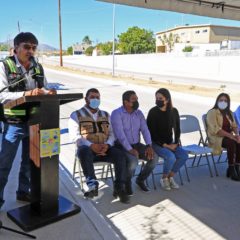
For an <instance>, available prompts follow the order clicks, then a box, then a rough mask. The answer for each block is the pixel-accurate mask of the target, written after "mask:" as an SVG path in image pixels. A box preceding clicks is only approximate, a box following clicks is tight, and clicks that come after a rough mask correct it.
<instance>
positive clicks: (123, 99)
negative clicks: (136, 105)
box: [122, 90, 136, 104]
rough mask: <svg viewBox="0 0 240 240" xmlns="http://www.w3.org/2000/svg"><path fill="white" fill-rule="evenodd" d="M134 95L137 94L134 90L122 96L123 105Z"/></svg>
mask: <svg viewBox="0 0 240 240" xmlns="http://www.w3.org/2000/svg"><path fill="white" fill-rule="evenodd" d="M132 95H136V93H135V92H134V91H133V90H128V91H126V92H124V93H123V95H122V101H123V104H124V101H129V100H130V98H131V96H132Z"/></svg>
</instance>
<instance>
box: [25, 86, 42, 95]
mask: <svg viewBox="0 0 240 240" xmlns="http://www.w3.org/2000/svg"><path fill="white" fill-rule="evenodd" d="M44 94H45V91H44V90H43V89H40V88H34V89H33V90H29V91H26V92H25V93H24V96H38V95H44Z"/></svg>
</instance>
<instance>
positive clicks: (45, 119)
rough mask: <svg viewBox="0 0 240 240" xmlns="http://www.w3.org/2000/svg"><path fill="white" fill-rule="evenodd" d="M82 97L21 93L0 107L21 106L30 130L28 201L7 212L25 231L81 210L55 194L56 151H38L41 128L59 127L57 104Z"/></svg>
mask: <svg viewBox="0 0 240 240" xmlns="http://www.w3.org/2000/svg"><path fill="white" fill-rule="evenodd" d="M81 98H83V94H81V93H77V94H57V95H43V96H25V97H21V98H19V99H16V100H13V101H11V102H8V103H6V104H5V105H4V108H10V109H18V108H21V109H23V108H24V109H25V110H26V111H27V115H28V124H29V126H30V127H29V128H30V129H29V130H30V131H29V134H30V160H31V161H30V164H31V204H29V205H26V206H23V207H19V208H16V209H13V210H10V211H8V212H7V215H8V217H9V218H10V219H12V220H13V221H14V222H15V223H16V224H17V225H18V226H20V227H21V228H22V229H23V230H25V231H31V230H34V229H36V228H39V227H42V226H45V225H47V224H50V223H52V222H56V221H58V220H60V219H63V218H66V217H68V216H71V215H73V214H76V213H78V212H80V211H81V208H80V207H79V206H77V205H75V204H74V203H72V202H70V201H69V200H68V199H66V198H64V197H62V196H59V154H58V153H57V154H55V155H51V156H44V157H42V155H41V153H40V144H41V142H40V133H41V132H42V130H50V131H51V129H56V131H57V130H59V107H60V105H61V104H65V103H68V102H72V101H76V100H79V99H81Z"/></svg>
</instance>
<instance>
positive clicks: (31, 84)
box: [0, 55, 47, 103]
mask: <svg viewBox="0 0 240 240" xmlns="http://www.w3.org/2000/svg"><path fill="white" fill-rule="evenodd" d="M15 60H16V66H17V67H18V68H19V67H21V70H22V72H23V73H25V74H24V77H25V78H26V79H25V80H24V81H25V84H26V89H27V90H32V89H34V88H36V87H37V86H36V81H35V80H34V79H33V78H32V74H33V73H34V70H33V68H32V69H30V70H29V71H27V70H26V69H25V68H24V66H23V65H21V63H20V62H19V60H18V58H17V57H16V55H15ZM32 65H33V64H31V65H30V68H31V67H32ZM8 85H9V82H8V80H7V76H6V73H5V67H4V65H3V63H2V62H0V90H1V89H3V88H4V87H7V86H8ZM44 86H45V87H46V86H47V80H46V77H45V76H44ZM23 95H24V92H23V91H20V92H9V90H8V88H7V89H6V90H5V91H3V92H2V93H0V102H1V103H5V102H7V101H9V100H14V99H17V98H20V97H22V96H23Z"/></svg>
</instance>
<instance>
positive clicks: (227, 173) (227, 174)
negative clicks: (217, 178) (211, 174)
mask: <svg viewBox="0 0 240 240" xmlns="http://www.w3.org/2000/svg"><path fill="white" fill-rule="evenodd" d="M226 177H227V178H229V177H230V173H229V168H227V172H226Z"/></svg>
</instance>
